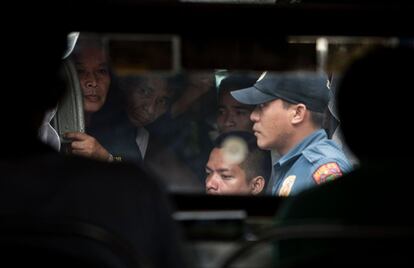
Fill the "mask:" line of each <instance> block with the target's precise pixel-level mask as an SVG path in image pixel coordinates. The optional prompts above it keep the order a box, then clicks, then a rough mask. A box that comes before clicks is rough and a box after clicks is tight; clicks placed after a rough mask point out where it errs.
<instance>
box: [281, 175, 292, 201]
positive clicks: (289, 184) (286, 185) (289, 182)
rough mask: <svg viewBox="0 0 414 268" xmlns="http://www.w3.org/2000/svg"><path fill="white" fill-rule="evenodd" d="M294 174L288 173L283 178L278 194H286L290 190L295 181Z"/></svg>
mask: <svg viewBox="0 0 414 268" xmlns="http://www.w3.org/2000/svg"><path fill="white" fill-rule="evenodd" d="M295 180H296V176H295V175H290V176H288V177H287V178H286V179H284V180H283V183H282V187H280V190H279V196H288V195H289V194H290V191H291V190H292V187H293V184H294V183H295Z"/></svg>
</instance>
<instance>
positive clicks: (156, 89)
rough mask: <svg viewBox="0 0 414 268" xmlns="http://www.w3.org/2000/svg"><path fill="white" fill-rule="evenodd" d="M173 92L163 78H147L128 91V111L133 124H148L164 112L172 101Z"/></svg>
mask: <svg viewBox="0 0 414 268" xmlns="http://www.w3.org/2000/svg"><path fill="white" fill-rule="evenodd" d="M171 96H172V93H171V92H170V91H169V89H168V87H167V82H166V81H165V80H164V79H161V78H145V79H144V80H143V81H142V82H141V83H140V84H139V85H138V87H136V88H133V89H131V90H129V91H128V96H127V111H128V117H129V119H130V121H131V122H132V124H134V125H135V126H137V127H142V126H145V125H148V124H149V123H152V122H153V121H155V120H156V119H157V118H158V117H160V116H161V115H162V114H164V113H165V112H166V111H167V110H168V107H169V106H170V103H171Z"/></svg>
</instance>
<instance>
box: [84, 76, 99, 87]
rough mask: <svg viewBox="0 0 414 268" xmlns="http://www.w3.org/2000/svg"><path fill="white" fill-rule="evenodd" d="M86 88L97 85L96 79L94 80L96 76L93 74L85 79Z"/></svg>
mask: <svg viewBox="0 0 414 268" xmlns="http://www.w3.org/2000/svg"><path fill="white" fill-rule="evenodd" d="M85 80H86V87H89V88H91V87H96V86H97V85H98V79H97V78H96V75H95V74H93V73H89V74H88V75H87V77H86V79H85Z"/></svg>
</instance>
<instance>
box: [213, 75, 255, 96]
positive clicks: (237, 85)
mask: <svg viewBox="0 0 414 268" xmlns="http://www.w3.org/2000/svg"><path fill="white" fill-rule="evenodd" d="M256 80H257V77H255V76H253V75H252V74H249V73H246V74H245V73H233V74H230V75H229V76H227V77H226V78H224V79H223V80H221V82H220V85H219V87H218V96H219V97H220V96H221V95H222V94H223V93H224V92H227V91H231V90H237V89H243V88H248V87H251V86H253V85H254V83H256Z"/></svg>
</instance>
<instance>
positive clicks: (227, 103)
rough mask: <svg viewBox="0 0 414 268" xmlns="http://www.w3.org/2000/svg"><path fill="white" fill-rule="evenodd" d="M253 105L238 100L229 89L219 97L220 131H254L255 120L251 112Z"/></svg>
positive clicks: (218, 119)
mask: <svg viewBox="0 0 414 268" xmlns="http://www.w3.org/2000/svg"><path fill="white" fill-rule="evenodd" d="M252 110H253V106H250V105H246V104H243V103H240V102H238V101H236V100H235V99H234V98H233V97H232V96H231V95H230V90H227V91H226V92H224V93H223V94H222V95H221V96H220V97H219V110H218V115H217V127H218V130H219V132H220V133H225V132H229V131H248V132H252V131H253V130H252V127H253V122H252V121H250V113H251V112H252Z"/></svg>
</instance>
